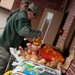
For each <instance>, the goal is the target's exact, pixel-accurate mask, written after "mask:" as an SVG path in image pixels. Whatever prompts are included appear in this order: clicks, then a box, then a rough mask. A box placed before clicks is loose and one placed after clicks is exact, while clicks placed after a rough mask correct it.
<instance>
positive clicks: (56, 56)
mask: <svg viewBox="0 0 75 75" xmlns="http://www.w3.org/2000/svg"><path fill="white" fill-rule="evenodd" d="M38 54H39V56H41V57H42V58H44V59H45V60H46V61H47V62H51V61H52V60H58V61H60V62H63V61H64V58H63V56H62V55H61V53H60V52H58V51H56V50H54V49H53V48H52V47H50V46H44V47H43V48H42V49H41V50H40V52H39V53H38Z"/></svg>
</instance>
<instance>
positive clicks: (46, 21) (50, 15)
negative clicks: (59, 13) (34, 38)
mask: <svg viewBox="0 0 75 75" xmlns="http://www.w3.org/2000/svg"><path fill="white" fill-rule="evenodd" d="M53 15H54V14H53V13H50V12H47V14H46V17H45V19H44V22H43V25H42V27H41V31H42V32H43V34H44V38H43V41H44V39H45V37H46V34H47V32H48V29H49V27H50V23H51V21H52V18H53Z"/></svg>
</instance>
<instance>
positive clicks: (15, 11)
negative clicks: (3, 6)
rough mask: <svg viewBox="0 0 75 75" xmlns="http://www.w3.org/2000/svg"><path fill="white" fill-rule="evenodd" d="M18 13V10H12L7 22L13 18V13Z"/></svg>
mask: <svg viewBox="0 0 75 75" xmlns="http://www.w3.org/2000/svg"><path fill="white" fill-rule="evenodd" d="M19 11H20V9H19V8H18V9H15V10H12V11H11V12H10V14H9V16H8V18H7V21H8V20H9V19H10V17H11V16H13V15H14V14H15V13H17V12H19Z"/></svg>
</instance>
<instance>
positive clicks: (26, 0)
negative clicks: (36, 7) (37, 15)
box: [7, 0, 29, 21]
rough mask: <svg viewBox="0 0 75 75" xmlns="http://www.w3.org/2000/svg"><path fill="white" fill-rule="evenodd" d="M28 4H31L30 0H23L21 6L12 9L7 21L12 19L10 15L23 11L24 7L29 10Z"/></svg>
mask: <svg viewBox="0 0 75 75" xmlns="http://www.w3.org/2000/svg"><path fill="white" fill-rule="evenodd" d="M28 6H29V0H22V1H21V3H20V8H18V9H16V10H13V11H11V12H10V14H9V16H8V18H7V21H8V20H9V19H10V17H11V16H12V15H14V14H15V13H17V12H19V11H22V10H24V9H26V10H27V8H28Z"/></svg>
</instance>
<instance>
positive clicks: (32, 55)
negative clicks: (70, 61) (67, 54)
mask: <svg viewBox="0 0 75 75" xmlns="http://www.w3.org/2000/svg"><path fill="white" fill-rule="evenodd" d="M26 45H27V48H25V49H23V48H22V47H19V48H18V50H17V49H16V48H12V47H11V48H10V52H11V54H12V55H13V56H14V57H15V58H16V60H15V61H14V62H13V63H12V66H13V67H14V68H13V69H12V70H9V71H7V72H6V73H4V75H61V70H60V69H58V68H57V65H58V63H59V62H60V63H63V62H64V57H63V56H62V54H61V53H60V52H59V51H57V50H55V49H54V48H53V47H52V46H49V45H47V44H42V41H41V40H40V38H39V37H38V38H33V40H32V43H31V42H30V43H27V44H26Z"/></svg>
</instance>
